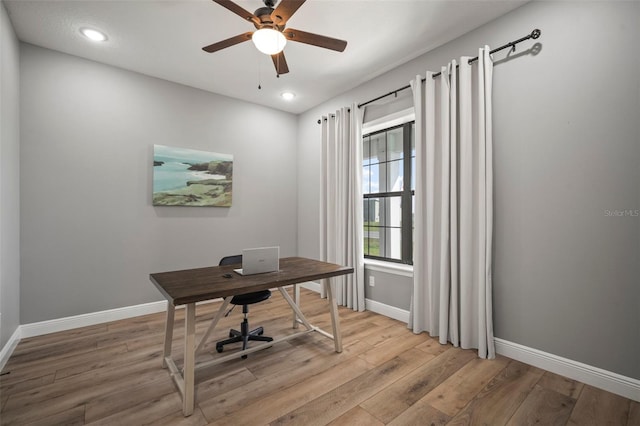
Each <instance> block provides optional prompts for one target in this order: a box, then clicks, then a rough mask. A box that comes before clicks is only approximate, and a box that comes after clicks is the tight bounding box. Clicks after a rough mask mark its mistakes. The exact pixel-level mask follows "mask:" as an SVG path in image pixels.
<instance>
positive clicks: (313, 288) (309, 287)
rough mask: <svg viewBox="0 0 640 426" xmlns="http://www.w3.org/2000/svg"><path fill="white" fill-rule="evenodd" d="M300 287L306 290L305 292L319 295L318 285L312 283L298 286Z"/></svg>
mask: <svg viewBox="0 0 640 426" xmlns="http://www.w3.org/2000/svg"><path fill="white" fill-rule="evenodd" d="M300 287H303V288H306V289H307V290H311V291H315V292H316V293H320V284H319V283H317V282H314V281H308V282H306V283H302V284H300Z"/></svg>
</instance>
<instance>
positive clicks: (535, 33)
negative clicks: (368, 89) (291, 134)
mask: <svg viewBox="0 0 640 426" xmlns="http://www.w3.org/2000/svg"><path fill="white" fill-rule="evenodd" d="M541 33H542V32H541V31H540V30H539V29H537V28H536V29H535V30H533V31H531V34H529V35H526V36H524V37H522V38H519V39H518V40H514V41H510V42H509V43H507V44H505V45H503V46H500V47H498V48H495V49H493V50H492V51H490V52H489V54H494V53H496V52H499V51H501V50H503V49H506V48H507V47H511V48H513V49H515V46H516V44H518V43H521V42H523V41H525V40H529V39H530V38H532V39H534V40H535V39H537V38H538V37H540V34H541ZM477 60H478V57H477V56H476V57H475V58H471V59H469V63H470V64H471V63H473V62H475V61H477ZM440 74H441V73H439V72H437V73H435V74H433V78H436V77H438V76H439V75H440ZM422 81H426V78H423V79H422ZM409 88H411V85H410V84H408V85H406V86H404V87H401V88H399V89H396V90H393V91H391V92H389V93H385V94H384V95H381V96H378V97H377V98H375V99H371V100H370V101H367V102H363V103H361V104H359V105H358V108H362V107H363V106H366V105H369V104H370V103H373V102H375V101H379V100H380V99H383V98H386V97H387V96H391V95H397V94H398V92H401V91H403V90H406V89H409Z"/></svg>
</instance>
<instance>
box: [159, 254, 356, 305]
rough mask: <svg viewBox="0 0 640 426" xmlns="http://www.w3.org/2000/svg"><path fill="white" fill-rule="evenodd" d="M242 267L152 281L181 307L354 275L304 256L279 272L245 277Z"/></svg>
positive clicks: (190, 271) (176, 274)
mask: <svg viewBox="0 0 640 426" xmlns="http://www.w3.org/2000/svg"><path fill="white" fill-rule="evenodd" d="M239 267H241V265H225V266H211V267H207V268H197V269H186V270H182V271H171V272H159V273H155V274H150V275H149V278H150V279H151V282H153V283H154V284H155V286H156V287H157V288H158V290H160V292H161V293H162V294H163V295H164V297H166V298H167V300H169V301H170V302H171V303H173V304H174V305H175V306H177V305H184V304H187V303H195V302H201V301H203V300H211V299H216V298H218V297H227V296H233V295H236V294H243V293H251V292H254V291H260V290H266V289H269V288H273V287H282V286H286V285H291V284H298V283H302V282H306V281H313V280H319V279H323V278H331V277H336V276H339V275H346V274H351V273H353V268H352V267H349V266H340V265H336V264H334V263H327V262H322V261H319V260H313V259H306V258H304V257H285V258H282V259H280V271H278V272H267V273H264V274H256V275H244V276H243V275H239V274H237V273H236V272H234V271H233V270H234V269H238V268H239ZM224 274H231V278H224V277H223V275H224Z"/></svg>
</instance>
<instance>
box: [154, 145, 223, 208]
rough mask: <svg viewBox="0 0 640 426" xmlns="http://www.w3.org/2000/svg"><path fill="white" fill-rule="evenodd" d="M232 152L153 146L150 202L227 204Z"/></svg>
mask: <svg viewBox="0 0 640 426" xmlns="http://www.w3.org/2000/svg"><path fill="white" fill-rule="evenodd" d="M232 177H233V156H232V155H229V154H219V153H216V152H207V151H198V150H195V149H187V148H176V147H170V146H164V145H154V146H153V205H154V206H198V207H212V206H213V207H231V198H232V197H231V195H232V186H233V185H232V181H233V179H232Z"/></svg>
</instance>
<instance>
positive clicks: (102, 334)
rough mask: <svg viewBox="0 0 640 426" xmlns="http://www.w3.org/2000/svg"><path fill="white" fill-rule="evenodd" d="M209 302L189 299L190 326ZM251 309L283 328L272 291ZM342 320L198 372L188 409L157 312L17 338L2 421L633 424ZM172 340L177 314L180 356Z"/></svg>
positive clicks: (378, 321)
mask: <svg viewBox="0 0 640 426" xmlns="http://www.w3.org/2000/svg"><path fill="white" fill-rule="evenodd" d="M218 306H219V304H218V303H211V304H207V305H202V306H199V307H198V311H197V315H198V326H197V330H196V331H197V332H199V333H200V335H201V334H202V333H203V332H204V330H205V329H206V326H207V325H208V321H209V320H210V319H211V318H212V317H213V313H214V312H215V310H216V309H217V307H218ZM302 307H303V311H304V312H305V313H306V314H307V313H308V316H309V318H310V319H312V321H311V322H312V323H315V324H317V325H320V326H323V327H324V326H326V329H330V323H329V316H328V314H327V313H326V311H327V308H326V301H325V300H321V299H320V298H319V297H318V296H317V295H316V294H315V293H312V292H309V291H306V290H302ZM250 311H251V312H250V320H251V324H252V325H253V326H257V325H263V326H264V327H265V330H266V333H265V334H267V335H273V336H277V335H282V334H286V333H289V332H290V328H289V327H290V315H291V314H290V309H289V308H288V306H287V305H286V303H285V302H284V300H283V299H282V297H281V296H280V295H279V294H278V293H277V292H274V294H273V296H272V298H271V299H270V300H268V301H266V302H264V303H261V304H259V305H254V306H252V307H251V308H250ZM176 316H177V317H178V318H182V310H178V312H177V314H176ZM241 318H242V314H241V309H239V308H236V309H235V310H234V312H233V313H232V314H231V315H230V316H229V317H228V318H225V319H224V320H223V321H222V323H221V330H222V331H219V332H218V333H217V335H216V336H214V337H213V339H212V340H211V343H210V344H209V345H208V348H209V349H210V351H208V352H209V353H206V354H204V355H202V356H200V357H199V358H198V360H201V361H202V360H206V359H211V357H213V356H215V355H217V354H216V352H215V349H214V348H215V340H217V339H219V338H224V337H226V333H227V331H226V330H228V329H229V328H230V327H232V326H233V327H235V328H237V326H238V325H239V323H240V321H241ZM340 318H341V324H342V331H343V340H344V351H343V353H341V354H337V353H335V352H334V351H333V343H332V342H331V341H330V340H328V339H326V338H324V337H322V336H320V335H318V334H317V333H314V334H311V335H307V336H304V337H301V338H298V339H295V340H291V341H288V342H283V343H279V344H277V345H275V346H274V347H272V348H270V349H267V350H264V351H261V352H258V353H255V354H251V355H249V358H248V359H246V360H242V359H238V360H235V361H232V362H229V363H228V364H226V365H223V366H222V369H220V367H221V366H218V367H214V368H217V369H218V370H217V371H216V370H211V371H200V372H198V373H197V374H196V376H197V377H196V380H197V388H196V408H195V412H194V414H193V415H192V416H191V417H188V418H184V417H183V416H182V412H181V401H180V396H179V394H178V392H177V391H176V388H175V386H174V384H173V382H172V381H171V379H170V378H169V374H168V373H167V371H166V370H163V369H162V368H161V349H162V342H163V333H164V330H163V326H164V314H155V315H146V316H142V317H137V318H132V319H127V320H123V321H116V322H111V323H108V324H101V325H96V326H91V327H85V328H80V329H75V330H71V331H66V332H61V333H55V334H49V335H46V336H39V337H34V338H30V339H24V340H23V341H21V342H20V344H19V345H18V346H17V348H16V350H15V351H14V353H13V355H12V357H11V358H10V359H9V361H8V362H7V365H6V366H5V368H4V370H3V372H2V376H0V408H1V411H0V418H1V421H0V423H1V424H2V425H26V424H29V425H76V424H78V425H82V424H92V425H93V424H103V425H138V424H153V425H206V424H213V425H266V424H270V425H279V424H294V425H305V426H307V425H327V424H329V425H350V426H352V425H366V426H375V425H384V424H390V425H445V424H448V425H459V424H486V425H492V426H495V425H516V426H519V425H527V424H540V425H597V426H601V425H627V426H632V425H633V426H637V425H640V404H639V403H637V402H634V401H630V400H628V399H625V398H622V397H620V396H617V395H614V394H611V393H608V392H604V391H601V390H598V389H596V388H593V387H591V386H587V385H584V384H582V383H578V382H575V381H573V380H569V379H567V378H564V377H560V376H558V375H555V374H552V373H550V372H545V371H543V370H540V369H538V368H535V367H531V366H528V365H525V364H523V363H520V362H518V361H514V360H510V359H508V358H504V357H498V359H495V360H480V359H478V358H477V357H476V354H475V352H474V351H470V350H461V349H458V348H453V347H451V346H442V345H440V344H438V343H437V341H435V340H433V339H431V338H430V337H429V336H427V335H426V334H421V335H414V334H413V333H411V332H410V331H409V330H407V328H406V327H405V325H404V324H402V323H400V322H398V321H395V320H392V319H389V318H386V317H384V316H381V315H376V314H373V313H371V312H361V313H357V312H353V311H351V310H348V309H344V308H340ZM182 336H183V325H182V322H180V321H177V322H176V333H175V339H174V354H175V355H174V357H175V358H176V360H177V361H178V362H179V363H181V362H182V360H181V358H182V356H181V352H182V350H181V349H182V347H181V345H182ZM232 350H233V349H232V348H229V349H228V351H232ZM225 352H227V350H226V349H225Z"/></svg>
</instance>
